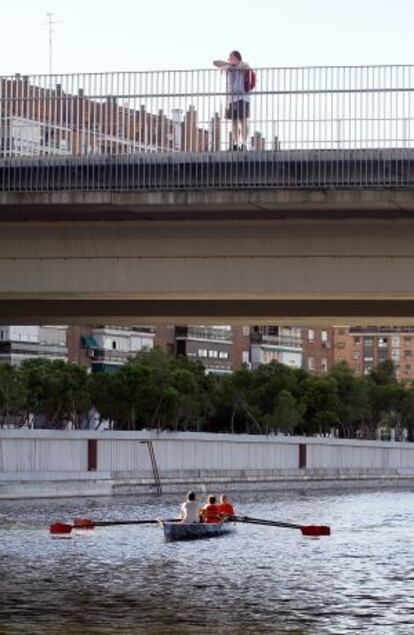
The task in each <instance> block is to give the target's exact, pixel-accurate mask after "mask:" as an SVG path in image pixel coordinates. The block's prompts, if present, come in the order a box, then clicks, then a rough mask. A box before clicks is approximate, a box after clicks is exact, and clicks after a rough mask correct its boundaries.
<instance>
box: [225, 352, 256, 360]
mask: <svg viewBox="0 0 414 635" xmlns="http://www.w3.org/2000/svg"><path fill="white" fill-rule="evenodd" d="M219 357H220V359H228V358H229V354H228V353H227V351H220V353H219ZM243 361H244V360H243ZM247 361H249V360H247Z"/></svg>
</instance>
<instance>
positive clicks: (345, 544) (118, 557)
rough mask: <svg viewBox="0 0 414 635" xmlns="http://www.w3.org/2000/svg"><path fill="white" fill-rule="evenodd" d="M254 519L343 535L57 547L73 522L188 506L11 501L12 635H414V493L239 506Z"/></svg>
mask: <svg viewBox="0 0 414 635" xmlns="http://www.w3.org/2000/svg"><path fill="white" fill-rule="evenodd" d="M233 501H234V503H235V505H236V507H237V511H238V512H239V513H241V514H246V515H253V516H256V517H263V518H272V519H277V520H283V521H289V522H299V523H301V524H302V523H303V524H308V523H309V524H310V523H315V524H329V525H330V526H331V529H332V535H331V536H330V537H326V538H321V539H320V540H312V539H308V538H304V537H303V536H302V534H301V533H300V532H299V531H297V530H292V529H277V528H270V527H258V526H254V525H239V526H238V528H237V531H236V533H235V534H233V535H231V536H223V537H220V538H212V539H208V540H203V541H201V540H200V541H196V542H186V543H184V542H183V543H165V542H164V539H163V535H162V531H161V529H160V528H158V527H157V526H142V527H141V526H124V527H106V528H99V529H95V530H94V531H92V532H83V533H82V534H76V535H73V537H72V538H71V539H69V540H64V539H60V540H56V539H55V540H54V539H52V538H50V536H49V534H48V525H49V523H51V522H53V521H55V520H63V521H71V519H73V518H74V517H85V516H86V517H87V516H89V517H91V516H92V517H93V518H94V519H99V518H101V519H118V518H119V519H121V518H157V517H169V518H171V517H174V516H176V515H177V509H178V504H179V499H178V497H173V496H171V495H170V496H168V497H163V498H162V499H158V500H150V499H142V498H140V499H138V498H133V497H125V498H111V499H93V500H91V499H70V500H66V501H62V500H46V499H44V500H41V501H40V500H34V501H17V502H16V501H0V634H1V635H17V634H24V635H29V634H30V635H37V634H42V635H43V634H46V633H47V634H48V635H55V634H56V635H75V634H76V635H78V634H79V635H101V634H102V635H109V634H112V633H116V634H117V635H130V634H131V635H141V634H149V635H181V634H185V635H187V634H191V635H193V634H194V635H195V634H198V633H200V634H201V633H202V634H204V635H210V634H214V635H230V634H235V635H239V634H240V635H242V634H243V635H248V634H249V635H250V634H252V635H253V634H254V635H256V634H257V635H261V634H262V633H263V634H264V633H272V634H276V635H277V634H279V633H280V634H282V633H283V634H285V633H290V634H291V635H323V634H325V633H330V634H334V635H340V634H342V633H358V634H360V633H364V635H370V634H372V635H388V634H390V635H394V634H395V635H397V634H399V633H401V634H404V635H408V634H409V633H414V541H413V529H414V495H413V493H412V492H411V491H407V490H386V491H380V490H375V491H365V492H361V491H353V492H350V491H346V492H343V491H342V492H340V491H338V492H332V491H331V492H329V493H326V492H286V493H280V492H273V493H270V492H267V493H265V494H259V493H252V492H250V493H248V494H242V493H240V494H234V496H233Z"/></svg>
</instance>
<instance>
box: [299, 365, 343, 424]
mask: <svg viewBox="0 0 414 635" xmlns="http://www.w3.org/2000/svg"><path fill="white" fill-rule="evenodd" d="M302 386H303V396H302V402H303V408H304V415H303V418H304V424H303V426H302V429H303V431H304V432H305V433H310V434H316V433H319V434H324V433H326V432H329V431H330V429H331V428H333V427H335V426H337V425H338V423H339V421H340V419H339V413H338V410H339V404H340V402H339V396H338V384H337V382H336V380H335V379H334V378H333V377H309V378H308V379H306V380H305V381H304V382H303V384H302Z"/></svg>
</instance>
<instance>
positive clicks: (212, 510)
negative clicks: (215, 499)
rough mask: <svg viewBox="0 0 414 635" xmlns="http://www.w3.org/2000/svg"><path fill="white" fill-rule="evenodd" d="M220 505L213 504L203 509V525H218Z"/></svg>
mask: <svg viewBox="0 0 414 635" xmlns="http://www.w3.org/2000/svg"><path fill="white" fill-rule="evenodd" d="M220 513H221V512H220V505H216V504H215V503H214V504H212V505H206V506H205V507H203V510H202V514H203V522H205V523H219V522H220V520H221V518H220Z"/></svg>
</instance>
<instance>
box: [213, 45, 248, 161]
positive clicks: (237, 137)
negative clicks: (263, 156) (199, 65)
mask: <svg viewBox="0 0 414 635" xmlns="http://www.w3.org/2000/svg"><path fill="white" fill-rule="evenodd" d="M213 64H214V66H216V67H217V68H220V69H221V70H223V71H225V72H226V79H227V108H226V113H225V117H226V119H230V120H231V122H232V135H231V138H232V149H233V150H247V136H248V133H249V125H248V120H249V117H250V95H249V91H248V90H246V71H248V70H249V68H250V67H249V65H248V64H246V62H243V60H242V56H241V54H240V53H239V51H231V53H230V55H229V58H228V60H227V62H225V61H224V60H214V62H213Z"/></svg>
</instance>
